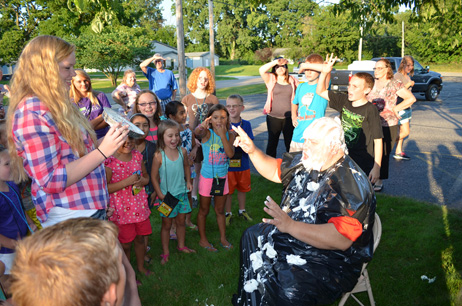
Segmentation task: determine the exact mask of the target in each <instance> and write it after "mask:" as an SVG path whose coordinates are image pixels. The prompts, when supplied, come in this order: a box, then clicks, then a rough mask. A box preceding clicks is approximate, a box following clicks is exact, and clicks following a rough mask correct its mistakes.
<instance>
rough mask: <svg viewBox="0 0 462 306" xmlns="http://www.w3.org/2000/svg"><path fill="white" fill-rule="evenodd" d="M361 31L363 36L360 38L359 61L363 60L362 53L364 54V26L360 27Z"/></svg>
mask: <svg viewBox="0 0 462 306" xmlns="http://www.w3.org/2000/svg"><path fill="white" fill-rule="evenodd" d="M359 30H360V31H361V36H360V37H359V49H358V61H360V60H361V58H362V53H363V25H362V24H361V26H360V27H359Z"/></svg>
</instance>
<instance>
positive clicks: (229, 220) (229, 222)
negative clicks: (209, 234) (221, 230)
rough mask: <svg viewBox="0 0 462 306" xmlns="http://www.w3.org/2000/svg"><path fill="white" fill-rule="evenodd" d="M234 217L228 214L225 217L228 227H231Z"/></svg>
mask: <svg viewBox="0 0 462 306" xmlns="http://www.w3.org/2000/svg"><path fill="white" fill-rule="evenodd" d="M232 217H233V215H232V214H227V215H226V217H225V220H226V226H229V225H230V224H231V218H232Z"/></svg>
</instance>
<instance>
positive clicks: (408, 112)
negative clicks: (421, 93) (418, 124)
mask: <svg viewBox="0 0 462 306" xmlns="http://www.w3.org/2000/svg"><path fill="white" fill-rule="evenodd" d="M398 115H400V116H401V119H399V124H404V123H406V122H409V121H411V117H412V109H411V108H410V107H409V108H406V109H403V110H402V111H399V113H398Z"/></svg>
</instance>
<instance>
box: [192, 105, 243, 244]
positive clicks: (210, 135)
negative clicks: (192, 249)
mask: <svg viewBox="0 0 462 306" xmlns="http://www.w3.org/2000/svg"><path fill="white" fill-rule="evenodd" d="M229 128H230V120H229V113H228V110H227V109H226V107H225V106H223V105H221V104H215V105H213V106H212V107H211V108H210V110H209V112H208V114H207V119H205V120H204V122H202V123H201V124H200V125H198V126H197V128H196V129H195V130H194V133H195V135H196V137H197V138H199V139H201V143H202V152H203V154H204V160H203V162H202V168H201V174H200V177H199V194H200V195H201V199H200V207H199V213H198V215H197V225H198V227H199V235H200V241H199V245H200V246H201V247H203V248H205V249H206V250H207V251H210V252H217V251H218V250H217V249H216V248H214V247H213V245H212V244H211V243H210V242H209V241H208V239H207V236H206V234H205V220H206V218H207V215H208V213H209V210H210V203H211V199H212V196H213V197H214V198H215V214H216V216H217V223H218V230H219V231H220V242H221V246H222V247H223V248H225V249H227V250H230V249H231V248H232V247H233V245H232V244H231V243H229V242H228V240H227V239H226V221H225V212H224V208H225V202H226V195H227V194H228V192H229V189H228V166H229V158H231V157H232V156H233V155H234V147H233V142H234V138H235V134H234V132H229Z"/></svg>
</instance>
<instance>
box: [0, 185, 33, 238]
mask: <svg viewBox="0 0 462 306" xmlns="http://www.w3.org/2000/svg"><path fill="white" fill-rule="evenodd" d="M7 185H8V187H9V188H10V189H11V190H13V193H14V194H15V195H16V199H17V200H18V203H19V204H21V200H20V199H19V196H18V194H17V193H16V190H14V189H13V187H12V186H11V185H10V184H9V183H8V182H7ZM0 194H1V195H3V196H4V197H5V198H6V199H7V200H8V202H9V203H10V205H11V206H12V207H13V208H14V209H15V210H16V212H17V213H18V215H19V217H21V219H22V220H23V221H24V223H26V225H27V228H29V231H30V232H31V233H32V234H33V233H34V231H33V230H32V229H31V228H30V226H29V223H27V220H26V214H25V213H24V211H23V210H22V209H21V210H19V209H18V208H17V207H16V205H14V203H13V201H12V200H11V199H10V198H9V197H8V196H7V195H6V194H5V193H3V192H2V191H0ZM21 212H22V214H21ZM13 218H14V216H13Z"/></svg>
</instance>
